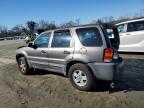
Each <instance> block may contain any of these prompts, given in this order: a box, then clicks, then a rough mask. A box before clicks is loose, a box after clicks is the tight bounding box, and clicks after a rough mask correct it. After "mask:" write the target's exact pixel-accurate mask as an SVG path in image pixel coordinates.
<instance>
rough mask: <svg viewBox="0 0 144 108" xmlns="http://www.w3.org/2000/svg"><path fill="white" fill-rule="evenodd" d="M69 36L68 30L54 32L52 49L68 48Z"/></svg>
mask: <svg viewBox="0 0 144 108" xmlns="http://www.w3.org/2000/svg"><path fill="white" fill-rule="evenodd" d="M71 38H72V37H71V35H70V31H69V30H58V31H55V32H54V36H53V40H52V45H51V47H53V48H61V47H62V48H65V47H70V43H71Z"/></svg>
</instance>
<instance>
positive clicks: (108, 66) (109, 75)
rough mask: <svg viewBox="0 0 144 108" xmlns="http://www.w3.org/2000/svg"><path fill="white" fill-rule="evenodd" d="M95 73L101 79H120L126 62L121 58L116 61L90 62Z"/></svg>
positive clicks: (89, 64)
mask: <svg viewBox="0 0 144 108" xmlns="http://www.w3.org/2000/svg"><path fill="white" fill-rule="evenodd" d="M88 66H89V67H90V68H91V70H92V71H93V74H94V75H95V77H96V78H97V79H100V80H107V81H112V80H119V79H120V78H121V74H122V71H123V67H124V63H123V60H122V59H121V58H120V60H119V61H118V62H116V63H88Z"/></svg>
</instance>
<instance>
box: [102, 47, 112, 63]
mask: <svg viewBox="0 0 144 108" xmlns="http://www.w3.org/2000/svg"><path fill="white" fill-rule="evenodd" d="M112 59H113V49H111V48H107V49H105V50H104V62H106V63H109V62H112Z"/></svg>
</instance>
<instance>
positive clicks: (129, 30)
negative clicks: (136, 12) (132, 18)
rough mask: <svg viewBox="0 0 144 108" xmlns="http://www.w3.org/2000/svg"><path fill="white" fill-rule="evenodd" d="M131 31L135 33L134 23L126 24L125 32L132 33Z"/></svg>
mask: <svg viewBox="0 0 144 108" xmlns="http://www.w3.org/2000/svg"><path fill="white" fill-rule="evenodd" d="M133 31H136V28H135V23H128V24H127V32H133Z"/></svg>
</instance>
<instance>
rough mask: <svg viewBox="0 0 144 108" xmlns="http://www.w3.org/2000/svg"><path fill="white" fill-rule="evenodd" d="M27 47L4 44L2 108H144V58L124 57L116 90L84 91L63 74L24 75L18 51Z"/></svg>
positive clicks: (1, 46) (0, 88) (0, 85)
mask: <svg viewBox="0 0 144 108" xmlns="http://www.w3.org/2000/svg"><path fill="white" fill-rule="evenodd" d="M6 42H7V43H8V44H5V43H6ZM23 44H24V42H23V40H18V41H5V42H0V97H1V98H0V108H143V106H144V55H132V54H131V55H128V54H121V56H122V57H123V58H124V62H125V68H124V71H123V76H122V78H121V80H120V81H119V82H117V84H116V88H115V89H108V88H107V87H105V86H103V87H102V88H103V89H99V90H94V91H93V92H82V91H78V90H76V89H75V88H73V87H72V85H71V83H70V82H69V79H68V78H65V77H63V76H62V75H58V74H52V73H50V72H44V71H41V70H37V71H36V74H34V75H28V76H26V75H21V74H20V72H19V71H18V67H17V64H16V62H15V49H16V48H17V47H18V46H20V45H23Z"/></svg>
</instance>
